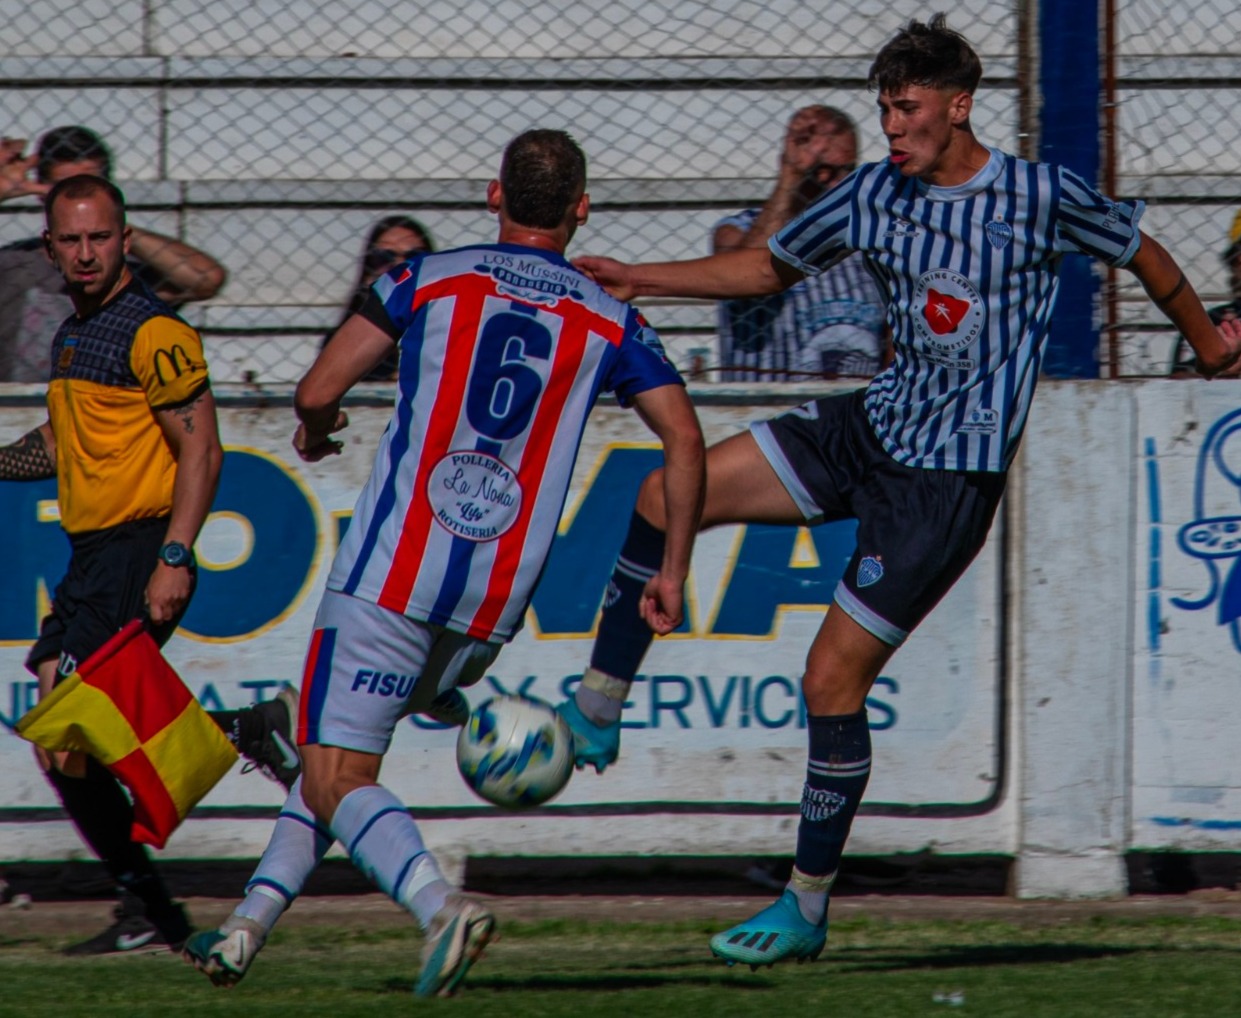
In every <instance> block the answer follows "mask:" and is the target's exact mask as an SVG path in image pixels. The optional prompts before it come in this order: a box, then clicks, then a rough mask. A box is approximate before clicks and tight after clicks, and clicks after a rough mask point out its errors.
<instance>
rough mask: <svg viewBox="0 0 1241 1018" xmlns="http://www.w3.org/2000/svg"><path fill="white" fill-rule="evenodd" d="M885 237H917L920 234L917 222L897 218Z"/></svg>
mask: <svg viewBox="0 0 1241 1018" xmlns="http://www.w3.org/2000/svg"><path fill="white" fill-rule="evenodd" d="M884 236H885V237H916V236H918V227H917V224H915V223H911V222H910V221H909V220H908V219H897V220H895V221H893V223H892V225H891V226H890V227H889V228H888V230H887V232H885V233H884Z"/></svg>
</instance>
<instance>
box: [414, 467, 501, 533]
mask: <svg viewBox="0 0 1241 1018" xmlns="http://www.w3.org/2000/svg"><path fill="white" fill-rule="evenodd" d="M521 496H522V491H521V482H520V481H519V480H518V479H517V475H516V474H515V473H513V471H512V470H510V469H509V468H508V467H507V466H505V465H504V464H503V463H502V462H501V461H500V460H498V459H496V458H495V457H494V456H489V455H487V454H486V453H482V452H465V451H462V452H450V453H449V454H448V455H447V456H445V457H444V458H443V459H441V460H440V461H439V462H438V463H437V464H435V467H434V468H433V469H432V470H431V476H430V478H429V479H428V481H427V500H428V501H429V502H430V503H431V511H432V513H433V514H434V516H435V522H436V523H438V524H439V525H440V526H441V527H443V528H444V529H445V530H447V531H449V533H452V534H456V535H457V536H458V537H464V538H465V539H466V540H467V541H494V540H495V539H496V538H497V537H499V536H500V535H501V534H503V533H504V532H505V531H506V530H508V529H509V528H510V527H511V526H512V525H513V524H514V523H515V522H516V521H517V517H518V515H519V513H520V512H521Z"/></svg>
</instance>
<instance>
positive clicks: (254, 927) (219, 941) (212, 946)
mask: <svg viewBox="0 0 1241 1018" xmlns="http://www.w3.org/2000/svg"><path fill="white" fill-rule="evenodd" d="M264 941H265V938H264V937H263V934H262V932H261V931H260V929H259V927H258V924H257V923H251V922H248V921H246V924H245V926H242V927H241V928H239V929H236V930H233V931H232V932H231V933H225V932H224V931H223V930H207V931H205V932H203V933H196V934H194V936H192V937H190V939H189V940H187V941H186V942H185V950H184V951H183V952H182V957H184V958H185V960H186V961H188V962H189V963H190V964H191V965H193V966H194V968H196V969H198V971H199V972H201V973H202V974H203V975H205V976H206V977H207V978H208V979H210V980H211V981H212V982H213V983H215V985H216V986H236V985H237V984H238V983H239V982H241V977H242V976H244V975H245V974H246V972H247V971H248V970H249V968H250V963H251V962H253V961H254V958H255V956H256V955H257V954H258V953H259V951H260V950H261V949H262V947H263V943H264Z"/></svg>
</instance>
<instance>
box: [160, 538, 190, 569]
mask: <svg viewBox="0 0 1241 1018" xmlns="http://www.w3.org/2000/svg"><path fill="white" fill-rule="evenodd" d="M159 560H160V561H161V562H163V563H164V565H166V566H172V567H173V568H174V569H176V568H180V567H182V566H189V565H191V564H192V563H193V561H194V553H193V552H192V551H190V549H189V548H187V547H186V546H185V545H183V544H182V543H181V542H180V541H169V542H168V543H167V544H165V545H164V546H163V547H161V548H160V550H159Z"/></svg>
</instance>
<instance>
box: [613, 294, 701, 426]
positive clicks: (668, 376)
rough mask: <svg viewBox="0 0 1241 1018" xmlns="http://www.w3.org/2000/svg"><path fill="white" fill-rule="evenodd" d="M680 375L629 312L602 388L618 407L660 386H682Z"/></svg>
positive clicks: (650, 333) (645, 327)
mask: <svg viewBox="0 0 1241 1018" xmlns="http://www.w3.org/2000/svg"><path fill="white" fill-rule="evenodd" d="M684 384H685V381H684V380H683V379H682V378H681V374H680V372H678V371H677V369H676V368H674V367H673V366H672V362H671V361H669V360H668V355H667V354H666V353H664V345H663V343H661V342H660V341H659V336H658V334H656V332H655V330H654V329H652V328H651V327H650V325H649V324H648V323H647V321H646V319H645V318H643V317H642V316H641V315H640V314H639V313H638V312H637V311H636V310H635V309H633V308H630V309H629V319H628V321H627V322H626V326H625V333H624V336H623V337H622V338H621V341H620V345H619V347H618V348H617V352H616V357H615V359H614V360H613V362H612V365H611V367H610V368H609V369H608V373H607V376H606V377H605V379H604V388H605V389H607V390H609V391H610V392H614V393H615V394H616V398H617V399H618V400H619V401H620V404H621V406H630V405H631V404H632V403H633V398H634V397H635V396H637V395H638V394H640V393H643V392H646V391H647V390H648V389H658V388H659V387H660V386H662V385H684Z"/></svg>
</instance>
